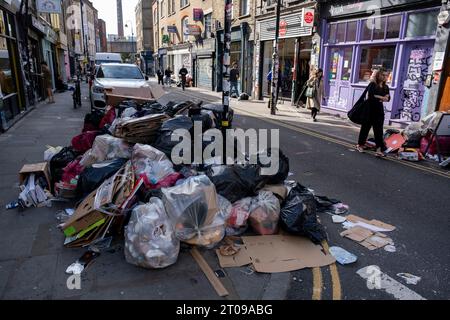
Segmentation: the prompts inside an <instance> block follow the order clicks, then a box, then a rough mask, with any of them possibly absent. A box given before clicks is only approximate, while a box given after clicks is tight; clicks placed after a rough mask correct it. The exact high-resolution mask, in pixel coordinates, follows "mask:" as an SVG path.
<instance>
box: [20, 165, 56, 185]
mask: <svg viewBox="0 0 450 320" xmlns="http://www.w3.org/2000/svg"><path fill="white" fill-rule="evenodd" d="M31 173H42V174H44V176H45V179H46V180H47V183H48V187H49V188H50V186H51V183H50V181H51V180H50V174H49V171H48V162H40V163H32V164H26V165H24V166H23V167H22V169H20V171H19V183H20V184H21V185H22V184H23V183H24V182H25V179H26V178H27V176H28V175H29V174H31Z"/></svg>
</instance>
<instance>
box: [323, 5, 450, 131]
mask: <svg viewBox="0 0 450 320" xmlns="http://www.w3.org/2000/svg"><path fill="white" fill-rule="evenodd" d="M444 6H445V5H443V4H442V1H441V0H436V1H433V0H420V1H416V0H409V1H405V0H397V1H370V0H366V1H359V2H358V3H354V2H353V1H327V2H325V3H323V4H322V10H321V18H322V22H321V35H322V50H321V54H320V65H321V66H322V68H323V69H324V71H325V74H324V78H325V80H326V81H325V92H326V94H325V95H326V99H325V102H324V106H323V108H324V109H325V110H327V112H331V113H335V114H346V113H347V111H348V110H350V109H351V107H352V106H353V104H354V103H355V102H356V100H358V99H359V97H360V96H361V94H362V92H363V91H364V89H365V88H366V87H367V85H368V82H369V80H370V76H371V73H372V70H373V69H376V68H379V67H383V68H385V69H387V70H388V72H389V79H388V82H387V84H388V86H389V89H390V94H391V97H392V99H391V101H390V102H389V103H388V104H385V113H386V122H388V123H391V124H395V123H398V124H405V123H410V122H417V121H420V120H421V119H422V118H423V117H424V116H426V115H428V114H430V113H431V112H433V111H435V110H436V109H437V107H438V106H437V99H436V98H434V96H436V93H437V92H439V91H440V89H439V86H440V84H441V83H440V79H438V78H440V75H437V74H436V72H435V71H439V70H434V69H436V68H435V67H434V62H435V60H436V57H437V58H438V59H439V60H444V58H443V57H444V56H445V54H446V50H445V49H439V48H438V50H435V46H436V44H437V41H436V40H437V34H438V31H441V28H445V27H444V26H439V25H438V15H439V14H440V12H441V10H442V8H443V7H444ZM444 42H447V43H448V30H447V39H445V40H444ZM447 47H448V46H447ZM447 50H448V49H447ZM447 60H448V59H447ZM443 62H445V61H442V63H440V64H441V66H438V67H437V68H438V69H441V70H442V69H443V68H444V65H443Z"/></svg>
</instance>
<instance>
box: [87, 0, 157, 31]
mask: <svg viewBox="0 0 450 320" xmlns="http://www.w3.org/2000/svg"><path fill="white" fill-rule="evenodd" d="M91 1H92V3H93V4H94V7H95V8H96V9H97V10H98V17H99V18H100V19H103V20H105V22H106V33H108V34H117V5H116V0H91ZM147 1H149V0H147ZM137 3H138V0H122V10H123V23H124V27H123V31H124V33H125V36H131V29H130V28H125V24H127V22H128V21H130V20H131V22H132V25H133V31H134V35H135V36H136V15H135V13H134V9H135V8H136V5H137Z"/></svg>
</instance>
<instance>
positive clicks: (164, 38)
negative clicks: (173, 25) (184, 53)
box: [162, 34, 170, 43]
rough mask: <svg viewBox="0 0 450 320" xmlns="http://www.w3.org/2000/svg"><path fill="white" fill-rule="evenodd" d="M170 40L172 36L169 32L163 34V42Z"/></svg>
mask: <svg viewBox="0 0 450 320" xmlns="http://www.w3.org/2000/svg"><path fill="white" fill-rule="evenodd" d="M169 42H170V38H169V35H168V34H164V35H163V36H162V43H169Z"/></svg>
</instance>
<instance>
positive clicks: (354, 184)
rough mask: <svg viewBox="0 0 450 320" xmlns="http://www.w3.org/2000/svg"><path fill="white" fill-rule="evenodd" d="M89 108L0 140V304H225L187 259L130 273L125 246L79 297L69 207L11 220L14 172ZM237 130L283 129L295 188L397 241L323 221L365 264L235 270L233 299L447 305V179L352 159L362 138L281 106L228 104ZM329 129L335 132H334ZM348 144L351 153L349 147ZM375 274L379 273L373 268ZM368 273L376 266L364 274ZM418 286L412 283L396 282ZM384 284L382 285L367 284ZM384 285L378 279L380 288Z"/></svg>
mask: <svg viewBox="0 0 450 320" xmlns="http://www.w3.org/2000/svg"><path fill="white" fill-rule="evenodd" d="M166 91H167V95H165V96H164V97H163V98H162V99H161V101H162V102H164V101H169V100H173V101H183V100H186V99H197V100H202V101H205V102H210V103H213V102H217V101H220V95H219V94H217V93H212V92H208V91H204V90H201V89H196V88H195V89H194V88H188V89H187V90H186V91H185V92H183V91H181V89H179V88H171V89H166ZM83 93H84V102H83V107H82V108H81V109H76V110H74V109H73V108H72V100H71V96H70V93H64V94H58V95H56V101H57V103H56V104H54V105H46V104H42V105H39V106H38V107H37V108H36V109H34V110H33V111H31V112H30V113H29V114H28V115H27V116H26V117H25V118H23V119H22V120H20V121H19V122H18V123H17V124H16V125H15V126H14V127H13V128H12V129H10V130H9V131H7V132H6V133H4V134H2V135H0V148H1V149H2V150H3V152H2V153H0V161H1V163H2V166H1V168H0V177H1V179H0V191H1V192H0V218H1V219H0V298H1V299H177V300H186V299H195V300H197V299H198V300H203V299H220V298H219V297H218V296H217V294H216V293H215V291H214V289H213V288H212V286H211V285H210V283H209V282H208V280H207V279H206V277H205V276H204V274H203V273H202V271H201V270H200V268H199V267H198V265H197V264H196V263H195V261H194V260H193V258H192V257H191V255H190V254H189V252H188V251H187V250H186V249H185V248H183V249H182V251H181V252H180V256H179V260H178V262H177V263H176V264H175V265H173V266H171V267H168V268H166V269H163V270H145V269H141V268H137V267H135V266H133V265H130V264H128V263H126V261H125V258H124V254H123V243H121V242H120V241H117V242H115V243H113V245H112V246H111V248H110V249H109V250H107V251H105V252H102V254H101V255H100V257H98V258H97V259H96V260H95V262H94V263H93V264H92V265H91V266H90V267H89V268H88V269H87V270H85V271H84V272H83V274H82V279H81V280H82V281H81V290H69V289H68V288H67V284H66V283H67V279H68V275H66V274H65V270H66V268H67V266H69V265H70V264H71V263H73V262H74V261H75V260H76V259H78V258H79V257H80V256H81V255H82V254H83V253H84V250H83V249H66V248H64V247H63V245H62V244H63V240H64V237H63V235H62V233H61V232H60V231H59V230H58V229H57V228H56V225H57V221H56V219H55V213H56V212H57V211H58V210H60V209H63V208H68V207H72V206H73V204H72V203H55V204H54V205H53V207H52V208H32V209H27V210H26V211H24V212H18V211H17V210H5V205H6V204H7V203H9V202H10V201H12V200H14V199H16V198H17V195H18V181H17V180H18V175H17V173H18V171H19V170H20V168H21V166H22V165H23V164H25V163H34V162H41V161H42V160H43V153H44V151H45V149H46V147H45V146H46V145H53V146H56V145H61V146H66V145H69V144H70V140H71V138H72V137H73V136H75V135H76V134H79V132H80V131H81V127H82V124H83V118H84V114H85V113H87V112H88V111H89V103H88V100H87V98H86V94H87V91H86V88H83ZM232 107H233V109H235V111H236V115H235V120H234V123H233V127H242V128H244V129H246V128H255V129H279V130H280V142H281V143H280V145H281V148H282V149H283V151H284V153H285V154H286V155H287V156H288V157H289V159H290V171H291V172H292V176H291V177H290V179H292V180H297V181H299V182H300V183H302V184H303V185H305V186H307V187H310V188H312V189H314V190H315V192H316V193H317V194H321V195H326V196H329V197H331V198H337V199H340V200H342V201H343V202H344V203H346V204H348V205H349V206H350V208H351V210H350V212H351V213H353V214H357V215H359V216H362V217H364V218H366V219H369V220H370V219H378V220H381V221H383V222H386V223H389V224H392V225H394V226H396V228H397V229H396V230H395V231H393V232H391V233H390V234H389V236H390V237H391V238H392V239H393V240H394V242H395V246H396V252H393V253H392V252H387V251H384V250H383V249H381V250H375V251H369V250H368V249H366V248H364V247H362V246H360V245H358V244H356V243H354V242H352V241H350V240H348V239H344V238H342V237H341V236H340V235H339V233H340V232H341V231H342V230H343V229H342V227H341V226H340V225H336V224H333V222H332V221H331V217H330V216H328V215H323V216H320V220H321V222H322V223H323V225H324V226H325V228H326V230H327V233H328V236H329V240H328V243H327V244H326V245H329V246H340V247H343V248H345V249H346V250H348V251H350V252H352V253H353V254H355V255H356V256H358V261H357V262H356V263H354V264H352V265H347V266H341V265H337V264H334V265H331V266H329V267H325V268H313V269H304V270H299V271H296V272H290V273H280V274H272V275H270V274H258V273H255V272H253V271H252V270H251V269H249V268H247V267H243V268H227V269H225V270H223V271H224V274H225V277H223V278H221V281H222V282H223V284H224V285H225V287H226V288H227V289H228V291H229V292H230V295H229V296H228V297H227V299H236V300H248V299H255V300H266V299H267V300H271V299H294V300H295V299H301V300H310V299H315V300H320V299H322V300H331V299H335V300H340V299H347V300H353V299H364V300H370V299H421V298H423V299H442V300H447V299H449V298H450V288H449V287H448V283H449V280H450V277H449V265H450V258H449V256H448V254H446V252H447V251H446V250H445V249H444V250H442V248H446V247H447V246H448V242H449V240H450V239H449V236H448V230H449V227H450V219H448V214H449V210H448V208H449V206H448V196H447V195H448V194H449V192H450V184H449V183H448V182H449V180H448V179H449V175H448V171H444V170H442V169H437V168H434V167H427V166H423V165H417V166H416V165H414V166H411V165H409V163H403V162H399V161H395V160H391V159H389V160H381V159H377V158H375V157H373V156H372V155H370V154H359V153H356V152H354V150H353V149H351V148H350V146H351V145H353V144H354V142H352V141H354V137H355V135H356V134H357V132H356V131H357V130H356V128H352V127H351V125H349V124H346V123H345V121H342V120H340V119H337V118H335V117H331V116H327V115H320V117H319V122H317V123H313V122H312V121H310V120H308V119H307V118H308V117H307V116H306V114H305V112H303V111H302V110H300V112H298V110H293V108H291V107H290V106H287V105H279V106H278V107H279V109H280V111H279V115H277V116H276V117H271V116H269V115H268V109H267V106H266V105H265V104H264V103H259V102H251V101H249V102H245V103H244V102H238V101H236V100H233V101H232ZM332 121H335V122H336V123H334V125H331V124H332ZM350 142H352V143H350ZM202 254H203V256H204V257H205V259H206V260H207V261H208V263H209V264H210V266H211V267H212V269H213V270H218V269H220V267H219V265H218V261H217V258H216V256H215V254H214V253H213V252H212V251H208V250H202ZM373 266H376V268H375V267H373ZM367 267H369V268H368V269H367ZM400 272H407V273H411V274H414V275H417V276H420V277H421V281H420V282H418V284H417V285H411V284H407V283H406V282H405V281H404V280H403V279H402V278H400V277H398V276H397V273H400ZM372 275H378V276H379V277H378V278H379V279H380V282H381V285H380V286H375V288H374V286H373V285H372V286H371V285H370V283H368V281H367V279H366V278H367V277H369V278H370V277H371V276H372ZM378 278H377V279H378Z"/></svg>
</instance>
